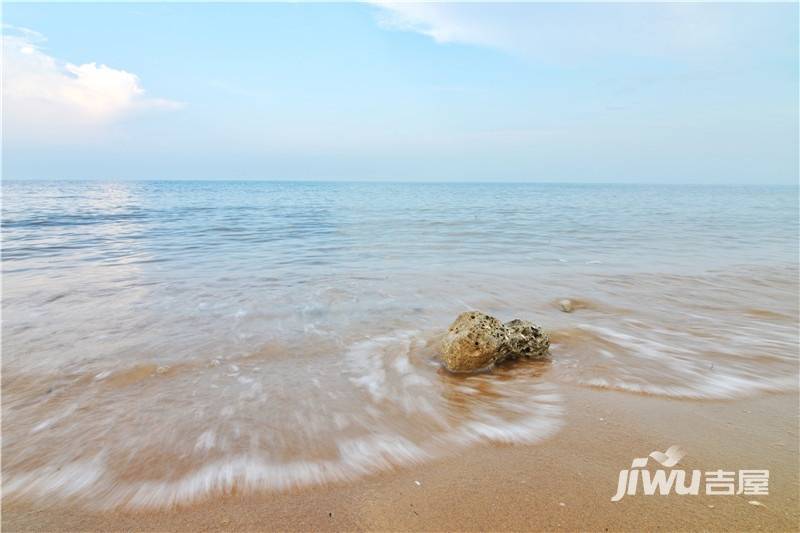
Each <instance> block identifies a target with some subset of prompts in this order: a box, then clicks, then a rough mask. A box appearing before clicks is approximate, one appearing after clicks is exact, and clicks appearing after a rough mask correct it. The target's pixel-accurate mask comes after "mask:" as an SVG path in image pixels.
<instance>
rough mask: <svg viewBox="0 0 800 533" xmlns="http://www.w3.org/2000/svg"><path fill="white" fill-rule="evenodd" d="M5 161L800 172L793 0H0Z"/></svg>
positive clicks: (369, 172)
mask: <svg viewBox="0 0 800 533" xmlns="http://www.w3.org/2000/svg"><path fill="white" fill-rule="evenodd" d="M2 20H3V84H2V92H3V117H2V126H3V143H2V144H3V154H2V155H3V161H2V170H3V178H4V179H108V180H116V179H263V180H390V181H533V182H642V183H714V184H726V183H782V184H795V183H797V181H798V145H799V144H800V142H799V139H798V91H799V90H800V87H798V62H799V61H798V42H799V41H798V5H797V4H795V3H786V4H720V3H680V4H655V3H649V4H632V3H626V4H599V3H582V4H566V3H556V4H530V3H529V4H523V3H516V4H479V3H469V4H458V3H435V4H434V3H426V4H410V3H350V4H347V3H345V4H319V3H318V4H306V3H292V4H280V3H248V4H180V3H150V4H136V3H123V4H96V3H82V4H16V3H4V5H3V17H2Z"/></svg>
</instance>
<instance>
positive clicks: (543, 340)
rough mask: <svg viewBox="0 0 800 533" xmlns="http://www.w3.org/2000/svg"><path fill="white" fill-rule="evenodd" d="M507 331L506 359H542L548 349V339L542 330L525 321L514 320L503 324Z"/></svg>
mask: <svg viewBox="0 0 800 533" xmlns="http://www.w3.org/2000/svg"><path fill="white" fill-rule="evenodd" d="M505 327H506V330H507V331H508V344H507V346H506V351H507V354H506V358H508V359H517V358H519V357H529V358H530V357H536V358H538V357H543V356H544V355H545V354H547V350H548V348H550V337H548V336H547V334H546V333H545V332H543V331H542V328H541V327H539V326H537V325H536V324H534V323H533V322H528V321H527V320H519V319H515V320H512V321H511V322H506V323H505Z"/></svg>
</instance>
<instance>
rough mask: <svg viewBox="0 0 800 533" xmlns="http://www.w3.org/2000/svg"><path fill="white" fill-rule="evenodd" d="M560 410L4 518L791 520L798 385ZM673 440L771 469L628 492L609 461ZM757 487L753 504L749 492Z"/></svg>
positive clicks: (600, 524) (217, 523) (608, 394)
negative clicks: (456, 445) (189, 491)
mask: <svg viewBox="0 0 800 533" xmlns="http://www.w3.org/2000/svg"><path fill="white" fill-rule="evenodd" d="M567 398H568V401H567V411H568V415H567V424H566V425H565V428H564V429H563V430H562V431H561V432H559V433H558V434H557V435H555V436H554V437H552V438H550V439H548V440H547V441H545V442H543V443H541V444H539V445H533V446H479V447H474V448H471V449H469V450H468V451H466V452H464V453H462V454H460V455H458V456H457V457H452V458H448V459H445V460H440V461H435V462H432V463H428V464H424V465H419V466H415V467H410V468H401V469H396V470H394V471H389V472H384V473H381V474H378V475H374V476H370V477H367V478H364V479H362V480H360V481H357V482H353V483H346V484H337V483H333V484H329V485H325V486H321V487H316V488H311V489H304V490H294V491H287V492H263V493H258V494H251V495H247V496H239V495H236V494H232V495H227V496H225V497H221V498H212V499H206V500H202V501H198V502H197V503H196V504H193V505H188V506H181V507H177V508H175V509H171V510H166V511H157V512H119V511H117V512H88V511H85V510H82V509H80V508H77V507H69V506H66V507H65V506H53V507H48V506H47V505H46V504H44V503H42V502H39V503H38V504H36V505H31V504H26V503H24V502H14V503H10V504H9V503H6V504H5V505H4V507H3V518H2V525H3V529H4V530H5V531H79V530H80V531H112V530H136V531H166V530H181V531H212V530H230V531H237V530H240V531H241V530H264V529H269V530H292V531H307V530H326V531H337V530H339V531H341V530H373V531H387V530H392V531H412V530H413V531H421V530H429V531H430V530H434V531H464V530H493V531H544V530H548V531H553V530H563V531H575V530H584V531H626V530H627V531H635V530H639V531H641V530H680V531H689V530H713V531H755V530H762V531H796V530H797V527H798V524H799V523H800V522H798V521H799V520H800V512H799V511H798V505H797V503H798V471H799V469H798V467H799V466H800V465H799V464H798V449H797V443H798V421H797V417H796V414H797V404H798V396H797V395H796V394H779V395H766V396H761V397H758V398H748V399H742V400H736V401H702V402H696V401H690V400H675V399H665V398H657V397H652V396H645V395H636V394H627V393H619V392H612V391H607V390H595V389H585V388H578V387H575V388H572V389H571V390H570V391H569V394H568V395H567ZM673 444H679V445H680V446H682V447H683V448H684V449H685V450H686V452H687V455H686V457H685V458H684V459H683V460H682V461H681V463H680V466H682V467H683V468H686V469H687V470H688V469H695V468H696V469H700V470H703V471H707V470H717V469H720V468H722V469H725V470H739V469H769V471H770V480H769V495H768V496H759V497H747V496H744V495H739V496H727V495H721V496H708V495H705V494H702V493H701V494H700V495H697V496H693V495H687V496H678V495H675V494H670V495H668V496H643V495H642V494H641V493H639V494H637V495H636V496H626V497H625V498H623V500H622V501H620V502H617V503H612V502H611V501H610V499H611V496H612V495H613V493H614V491H615V488H616V483H617V475H618V472H619V470H621V469H623V468H627V467H628V466H629V465H630V461H631V460H632V459H633V458H634V457H639V456H645V455H646V454H648V453H649V452H651V451H653V450H662V451H663V450H664V449H666V448H667V447H669V446H671V445H673ZM749 501H757V502H759V503H760V504H761V505H754V504H751V503H748V502H749Z"/></svg>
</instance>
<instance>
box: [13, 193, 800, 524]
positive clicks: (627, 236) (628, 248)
mask: <svg viewBox="0 0 800 533" xmlns="http://www.w3.org/2000/svg"><path fill="white" fill-rule="evenodd" d="M798 220H799V216H798V188H797V187H796V186H786V187H781V186H701V185H629V184H533V183H531V184H522V183H519V184H503V183H491V184H489V183H485V184H479V183H361V182H352V183H345V182H336V183H328V182H266V181H263V182H256V181H109V182H101V181H63V182H49V181H8V180H6V181H4V182H3V183H2V477H3V489H4V498H12V499H13V498H35V499H40V500H42V499H43V500H46V501H52V502H58V501H62V500H63V501H70V502H75V503H80V504H82V505H85V506H86V507H87V508H100V509H109V508H129V509H141V508H166V507H171V506H174V505H181V504H185V503H190V502H193V501H196V500H198V499H202V498H208V497H213V496H216V495H221V494H226V493H230V492H247V491H264V490H265V491H269V490H287V489H292V488H296V487H305V486H313V485H318V484H325V483H331V482H350V481H354V480H358V479H361V478H363V477H364V476H368V475H371V474H374V473H378V472H382V471H385V470H388V469H392V468H399V467H403V466H404V465H412V464H421V463H424V462H426V461H431V460H435V459H437V458H441V457H447V456H452V455H455V454H458V453H460V452H462V451H464V450H465V449H467V448H469V447H473V446H485V445H488V444H490V443H508V444H529V445H535V444H536V443H537V442H540V441H542V440H544V439H547V438H549V437H551V436H552V435H554V434H556V433H557V432H559V431H561V430H563V428H564V424H565V423H566V422H565V420H566V418H567V414H568V413H567V412H566V409H567V407H566V404H567V401H566V400H567V399H568V398H569V395H570V394H573V393H574V391H576V390H581V389H584V388H591V389H595V390H596V391H600V392H601V393H605V394H621V395H625V397H628V398H630V400H631V401H636V399H637V398H639V397H641V396H642V395H647V396H657V397H664V398H670V399H673V400H675V401H688V402H719V401H728V400H732V399H739V398H747V397H754V396H757V395H765V394H783V393H787V392H792V391H796V390H797V388H798V370H799V369H798V348H799V346H800V339H799V338H798V335H799V330H798V318H799V313H798V253H799V250H798V242H799V240H798V231H799V227H800V225H799V222H798ZM563 300H569V301H570V306H571V308H572V312H564V310H563V309H562V307H563ZM467 310H479V311H482V312H485V313H488V314H490V315H492V316H495V317H497V318H499V319H501V320H503V321H506V320H511V319H514V318H521V319H525V320H531V321H534V322H536V323H538V324H540V325H541V326H543V328H544V329H545V330H546V331H547V332H548V334H549V335H550V337H551V341H552V344H551V348H550V356H549V357H548V358H547V359H545V360H539V361H519V362H516V363H514V364H504V365H500V366H498V367H497V368H494V369H492V370H490V371H487V372H482V373H478V374H473V375H453V374H449V373H447V372H446V371H445V370H443V369H442V368H441V365H440V363H439V361H438V360H437V354H438V346H439V341H440V339H441V337H442V335H443V333H444V332H445V331H446V330H447V327H448V325H449V324H450V323H451V322H452V321H453V320H454V319H455V318H456V316H458V314H459V313H461V312H463V311H467Z"/></svg>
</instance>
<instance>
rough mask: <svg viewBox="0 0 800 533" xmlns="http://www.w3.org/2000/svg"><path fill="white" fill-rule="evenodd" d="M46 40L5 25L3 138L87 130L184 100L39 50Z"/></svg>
mask: <svg viewBox="0 0 800 533" xmlns="http://www.w3.org/2000/svg"><path fill="white" fill-rule="evenodd" d="M44 42H45V38H44V37H43V36H42V35H41V34H39V33H37V32H35V31H32V30H29V29H26V28H12V27H9V26H4V27H3V84H2V90H3V108H4V118H3V126H4V134H5V136H6V138H11V139H14V140H16V139H20V138H33V139H46V138H52V137H58V136H60V135H61V134H65V133H66V134H69V135H74V134H75V133H91V132H92V131H97V130H99V129H102V127H103V126H105V125H108V124H110V123H113V122H115V121H117V120H120V119H122V118H124V117H127V116H130V115H132V114H134V113H138V112H141V111H144V110H147V109H166V110H171V109H178V108H180V107H182V105H183V104H181V103H180V102H175V101H172V100H166V99H161V98H151V97H148V96H147V95H146V93H145V90H144V89H143V88H142V85H141V82H140V80H139V77H138V76H136V75H135V74H133V73H131V72H127V71H125V70H120V69H116V68H112V67H109V66H107V65H103V64H100V65H98V64H97V63H94V62H93V63H84V64H82V65H74V64H72V63H68V62H62V61H59V60H58V59H56V58H54V57H52V56H50V55H48V54H47V53H45V52H44V51H43V50H42V45H43V43H44Z"/></svg>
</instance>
